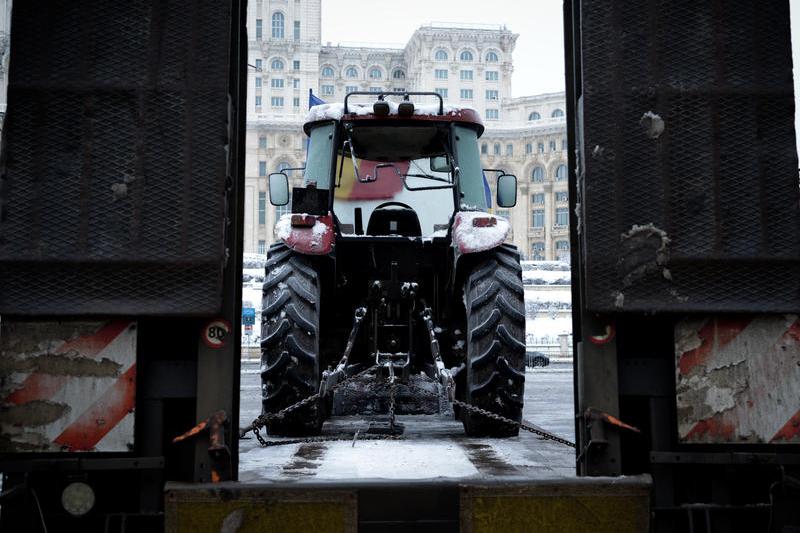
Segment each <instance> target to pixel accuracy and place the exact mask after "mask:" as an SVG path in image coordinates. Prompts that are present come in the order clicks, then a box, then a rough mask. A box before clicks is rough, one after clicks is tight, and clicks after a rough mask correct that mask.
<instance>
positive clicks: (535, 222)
mask: <svg viewBox="0 0 800 533" xmlns="http://www.w3.org/2000/svg"><path fill="white" fill-rule="evenodd" d="M531 226H532V227H534V228H543V227H544V209H534V210H533V219H532V222H531Z"/></svg>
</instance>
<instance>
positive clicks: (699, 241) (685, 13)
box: [578, 0, 800, 312]
mask: <svg viewBox="0 0 800 533" xmlns="http://www.w3.org/2000/svg"><path fill="white" fill-rule="evenodd" d="M581 31H582V35H581V47H582V51H581V53H582V58H581V62H582V75H583V78H582V82H583V86H582V90H583V94H582V96H583V102H582V103H583V116H582V118H579V120H582V121H583V122H582V124H581V126H582V131H583V138H582V139H581V140H580V143H581V149H582V150H583V160H584V161H585V169H583V170H584V173H583V176H582V178H581V180H582V181H581V182H579V184H578V186H579V190H580V194H581V198H580V208H581V210H582V212H581V220H582V223H583V227H582V233H581V238H582V240H583V243H582V246H583V254H584V255H583V259H584V268H585V276H586V278H587V279H588V280H590V283H589V284H588V285H587V287H588V292H587V300H588V302H587V303H588V307H589V309H590V310H593V311H699V310H703V311H744V310H747V311H751V312H754V311H762V312H763V311H767V312H769V311H771V312H781V311H791V310H796V309H798V308H800V218H798V200H799V199H800V194H799V193H798V171H797V156H796V151H795V138H794V125H793V118H794V100H793V94H792V61H791V49H790V42H789V10H788V3H787V2H768V3H766V4H762V3H753V2H724V3H723V2H716V3H715V2H694V1H690V0H678V1H675V0H660V1H656V2H650V3H646V4H642V3H641V2H634V1H627V2H626V1H622V2H612V3H609V2H600V1H594V0H591V1H589V0H587V1H584V2H583V3H582V13H581ZM648 113H651V114H648ZM656 115H657V116H656ZM662 126H663V130H662V129H661V128H662Z"/></svg>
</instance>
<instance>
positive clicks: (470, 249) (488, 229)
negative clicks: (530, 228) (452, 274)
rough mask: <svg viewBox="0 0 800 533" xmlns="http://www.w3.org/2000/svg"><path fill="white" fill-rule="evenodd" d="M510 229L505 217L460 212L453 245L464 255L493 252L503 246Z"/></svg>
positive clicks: (457, 214)
mask: <svg viewBox="0 0 800 533" xmlns="http://www.w3.org/2000/svg"><path fill="white" fill-rule="evenodd" d="M510 228H511V226H510V224H509V223H508V220H507V219H506V218H505V217H501V216H497V215H491V214H489V213H484V212H482V211H459V212H458V213H456V216H455V220H454V221H453V245H454V246H455V247H456V248H457V249H458V252H460V253H462V254H468V253H475V252H483V251H486V250H491V249H492V248H496V247H498V246H500V245H501V244H503V241H505V240H506V236H507V235H508V231H509V229H510Z"/></svg>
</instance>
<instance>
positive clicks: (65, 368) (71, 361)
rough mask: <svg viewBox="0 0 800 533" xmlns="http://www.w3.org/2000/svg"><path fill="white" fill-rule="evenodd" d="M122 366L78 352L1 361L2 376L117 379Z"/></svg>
mask: <svg viewBox="0 0 800 533" xmlns="http://www.w3.org/2000/svg"><path fill="white" fill-rule="evenodd" d="M121 368H122V365H121V364H119V363H116V362H114V361H112V360H111V359H108V358H107V357H103V358H102V359H101V360H99V361H97V360H95V359H90V358H88V357H82V356H80V355H78V353H77V352H75V351H72V352H70V353H68V354H53V353H48V354H44V355H39V356H35V357H28V358H25V359H22V358H16V357H5V354H4V357H3V358H1V359H0V376H5V375H7V374H11V373H13V372H26V373H28V372H36V373H40V374H50V375H55V376H93V377H116V376H119V374H120V369H121Z"/></svg>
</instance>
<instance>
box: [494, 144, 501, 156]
mask: <svg viewBox="0 0 800 533" xmlns="http://www.w3.org/2000/svg"><path fill="white" fill-rule="evenodd" d="M494 155H500V143H494Z"/></svg>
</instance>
